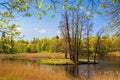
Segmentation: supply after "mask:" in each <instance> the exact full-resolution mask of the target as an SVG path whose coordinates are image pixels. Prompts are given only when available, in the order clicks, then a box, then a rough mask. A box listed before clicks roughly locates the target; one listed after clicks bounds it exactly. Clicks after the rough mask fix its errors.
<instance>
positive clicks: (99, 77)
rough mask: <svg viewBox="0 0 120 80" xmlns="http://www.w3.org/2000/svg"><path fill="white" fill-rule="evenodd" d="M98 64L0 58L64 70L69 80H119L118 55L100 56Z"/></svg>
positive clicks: (54, 69)
mask: <svg viewBox="0 0 120 80" xmlns="http://www.w3.org/2000/svg"><path fill="white" fill-rule="evenodd" d="M98 61H99V64H95V65H94V64H80V65H40V64H37V63H35V61H27V60H2V62H9V63H14V62H17V63H24V64H27V65H28V64H29V66H40V67H44V68H46V69H48V70H52V71H56V70H60V71H64V72H65V73H66V74H67V76H69V77H70V78H71V80H75V79H76V78H77V80H120V56H119V57H116V56H112V57H108V56H106V57H102V58H99V59H98Z"/></svg>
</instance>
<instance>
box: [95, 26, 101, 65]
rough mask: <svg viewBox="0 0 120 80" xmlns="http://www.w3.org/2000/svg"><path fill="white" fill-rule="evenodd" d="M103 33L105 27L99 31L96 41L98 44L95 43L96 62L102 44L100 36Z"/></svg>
mask: <svg viewBox="0 0 120 80" xmlns="http://www.w3.org/2000/svg"><path fill="white" fill-rule="evenodd" d="M102 33H103V29H102V28H101V29H100V30H99V31H98V32H97V35H96V36H97V41H96V45H95V55H94V63H96V54H97V52H98V49H99V46H100V38H101V36H102Z"/></svg>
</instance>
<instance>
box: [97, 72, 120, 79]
mask: <svg viewBox="0 0 120 80" xmlns="http://www.w3.org/2000/svg"><path fill="white" fill-rule="evenodd" d="M95 80H120V72H119V71H112V70H111V71H96V74H95Z"/></svg>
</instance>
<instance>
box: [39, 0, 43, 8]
mask: <svg viewBox="0 0 120 80" xmlns="http://www.w3.org/2000/svg"><path fill="white" fill-rule="evenodd" d="M43 5H44V0H42V1H41V2H40V4H39V9H41V8H42V7H43Z"/></svg>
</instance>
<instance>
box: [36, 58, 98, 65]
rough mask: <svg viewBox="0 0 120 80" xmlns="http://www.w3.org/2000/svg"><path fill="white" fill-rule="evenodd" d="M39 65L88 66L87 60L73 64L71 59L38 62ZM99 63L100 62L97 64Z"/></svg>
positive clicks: (91, 61)
mask: <svg viewBox="0 0 120 80" xmlns="http://www.w3.org/2000/svg"><path fill="white" fill-rule="evenodd" d="M37 63H39V64H49V65H74V64H88V61H87V59H79V60H78V61H77V62H73V61H71V60H70V59H43V60H38V61H37ZM93 63H94V61H93V60H90V62H89V64H93ZM96 63H98V61H97V62H96Z"/></svg>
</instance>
